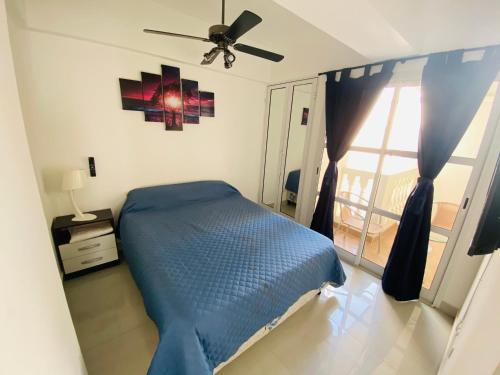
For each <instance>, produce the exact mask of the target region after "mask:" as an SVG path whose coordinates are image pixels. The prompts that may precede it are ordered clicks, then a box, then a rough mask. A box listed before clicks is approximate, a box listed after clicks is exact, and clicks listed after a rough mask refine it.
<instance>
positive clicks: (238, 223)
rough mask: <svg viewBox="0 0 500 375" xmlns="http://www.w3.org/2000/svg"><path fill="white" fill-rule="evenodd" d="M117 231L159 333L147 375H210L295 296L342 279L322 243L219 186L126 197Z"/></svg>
mask: <svg viewBox="0 0 500 375" xmlns="http://www.w3.org/2000/svg"><path fill="white" fill-rule="evenodd" d="M119 233H120V237H121V240H122V245H123V251H124V253H125V257H126V259H127V261H128V264H129V266H130V269H131V272H132V275H133V277H134V279H135V281H136V283H137V285H138V286H139V289H140V290H141V293H142V296H143V298H144V304H145V307H146V310H147V313H148V315H149V316H150V317H151V319H153V320H154V322H155V323H156V325H157V327H158V330H159V335H160V342H159V344H158V347H157V349H156V353H155V355H154V358H153V360H152V362H151V365H150V368H149V371H148V374H150V375H166V374H172V375H173V374H176V375H177V374H179V375H181V374H182V375H204V374H211V373H212V372H213V369H214V368H215V367H216V366H217V365H218V364H219V363H221V362H223V361H225V360H227V359H229V358H230V357H231V355H233V354H234V353H235V352H236V351H237V350H238V348H239V346H240V345H241V344H242V343H244V342H245V341H246V340H247V339H248V338H250V337H251V336H252V335H253V334H254V333H255V332H256V331H258V330H259V329H260V328H262V327H263V326H264V325H266V324H267V323H269V322H271V321H272V320H273V319H274V318H276V317H278V316H280V315H282V314H283V313H285V312H286V310H287V309H288V307H290V306H291V305H292V304H293V303H294V302H295V301H296V300H297V299H298V298H299V297H300V296H301V295H303V294H304V293H306V292H308V291H310V290H313V289H317V288H319V287H320V286H321V285H322V284H323V283H324V282H331V283H333V284H336V285H342V284H343V283H344V281H345V275H344V272H343V269H342V266H341V264H340V262H339V259H338V256H337V254H336V253H335V250H334V249H333V246H332V243H331V241H330V240H329V239H328V238H326V237H324V236H322V235H320V234H318V233H316V232H313V231H311V230H310V229H308V228H306V227H304V226H302V225H299V224H296V223H295V222H293V221H291V220H288V219H286V218H284V217H282V216H279V215H276V214H274V213H271V212H269V211H268V210H266V209H264V208H262V207H260V206H259V205H257V204H255V203H253V202H251V201H249V200H247V199H245V198H243V197H242V196H241V194H240V193H239V192H238V191H237V190H236V189H234V188H233V187H231V186H230V185H228V184H226V183H224V182H221V181H203V182H195V183H186V184H177V185H165V186H158V187H152V188H144V189H136V190H133V191H131V192H130V193H129V194H128V197H127V201H126V203H125V205H124V207H123V209H122V212H121V214H120V220H119Z"/></svg>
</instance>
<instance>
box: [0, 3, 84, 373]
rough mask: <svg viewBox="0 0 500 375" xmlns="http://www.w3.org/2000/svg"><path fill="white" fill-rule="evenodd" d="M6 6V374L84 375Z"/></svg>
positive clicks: (0, 131)
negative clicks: (29, 134) (31, 144)
mask: <svg viewBox="0 0 500 375" xmlns="http://www.w3.org/2000/svg"><path fill="white" fill-rule="evenodd" d="M6 22H7V20H6V13H5V4H4V0H0V55H1V56H2V58H1V59H0V82H2V90H1V92H0V163H1V164H2V178H1V179H0V207H1V211H2V216H1V218H0V237H1V238H2V261H1V262H0V295H1V296H2V302H1V304H0V321H1V329H0V332H1V333H0V374H16V375H31V374H41V375H43V374H47V375H66V374H71V375H77V374H86V373H87V371H86V370H85V365H84V364H83V360H82V356H81V352H80V348H79V345H78V341H77V338H76V334H75V331H74V328H73V325H72V322H71V317H70V315H69V310H68V306H67V304H66V299H65V297H64V291H63V288H62V285H61V280H60V278H59V273H58V271H57V265H56V261H55V259H54V257H53V256H52V249H51V245H50V240H49V234H48V230H47V226H46V223H45V219H44V216H43V211H42V206H41V203H40V196H39V193H38V189H37V185H36V180H35V177H34V174H33V166H32V163H31V157H30V153H29V149H28V142H27V139H26V134H25V129H24V124H23V118H22V115H21V108H20V105H19V98H18V91H17V86H16V82H15V76H14V66H13V63H12V56H11V51H10V45H9V39H8V31H7V23H6Z"/></svg>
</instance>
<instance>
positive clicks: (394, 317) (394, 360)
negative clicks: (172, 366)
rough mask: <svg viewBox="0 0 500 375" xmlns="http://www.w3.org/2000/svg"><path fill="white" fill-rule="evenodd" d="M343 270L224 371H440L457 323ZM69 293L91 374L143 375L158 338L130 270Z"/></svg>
mask: <svg viewBox="0 0 500 375" xmlns="http://www.w3.org/2000/svg"><path fill="white" fill-rule="evenodd" d="M345 270H346V273H347V275H348V281H347V283H346V285H344V286H343V287H341V288H339V289H333V288H332V289H327V290H324V291H323V293H322V294H321V296H319V297H316V298H314V299H313V300H312V301H311V302H309V303H308V304H307V305H306V306H304V307H303V308H302V309H301V310H299V311H298V312H297V313H295V314H294V315H293V316H291V317H290V318H289V319H288V320H287V321H285V322H284V323H283V324H282V325H280V326H279V327H278V328H276V329H275V330H273V331H272V332H271V333H270V334H269V335H268V336H266V337H265V338H264V339H262V340H261V341H259V342H258V343H257V344H256V345H254V346H253V347H251V348H250V349H249V350H248V351H246V352H245V353H244V354H243V355H242V356H240V357H239V358H238V359H236V360H235V361H234V362H233V363H231V364H229V365H228V366H227V367H226V368H224V369H223V370H222V371H221V372H220V373H219V374H221V375H237V374H241V375H243V374H252V375H254V374H273V375H281V374H314V375H321V374H328V375H342V374H349V375H354V374H359V375H361V374H379V375H381V374H404V375H412V374H415V375H416V374H419V375H420V374H422V375H431V374H435V373H436V372H437V368H438V366H439V362H440V360H441V355H442V353H443V351H444V348H445V345H446V342H447V339H448V334H449V332H450V329H451V323H452V322H451V320H450V319H449V318H447V317H446V316H444V315H442V314H441V313H439V312H438V311H437V310H435V309H433V308H431V307H429V306H427V305H425V304H422V303H417V302H409V303H397V302H395V301H393V300H392V299H391V298H389V297H387V296H386V295H385V294H384V293H383V292H382V290H381V286H380V280H378V279H376V278H375V277H373V276H371V275H369V274H367V273H365V272H364V271H362V270H360V269H357V268H352V267H350V266H348V265H346V266H345ZM65 290H66V295H67V298H68V303H69V307H70V310H71V314H72V316H73V322H74V324H75V327H76V330H77V334H78V338H79V340H80V345H81V348H82V351H83V354H84V357H85V362H86V364H87V368H88V371H89V374H90V375H104V374H105V375H114V374H117V375H118V374H119V375H140V374H145V373H146V371H147V368H148V365H149V362H150V360H151V357H152V355H153V353H154V350H155V347H156V343H157V341H158V335H157V332H156V328H155V326H154V324H153V323H152V322H151V321H150V320H149V318H148V317H147V316H146V313H145V312H144V306H143V303H142V299H141V295H140V293H139V291H138V289H137V287H136V285H135V283H134V281H133V279H132V277H131V275H130V272H129V270H128V267H127V265H126V264H122V265H120V266H118V267H114V268H110V269H107V270H103V271H100V272H96V273H93V274H90V275H87V276H83V277H80V278H77V279H74V280H71V281H67V282H65Z"/></svg>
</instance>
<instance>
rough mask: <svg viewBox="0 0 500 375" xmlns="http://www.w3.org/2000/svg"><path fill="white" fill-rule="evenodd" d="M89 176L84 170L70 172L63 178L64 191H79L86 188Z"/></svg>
mask: <svg viewBox="0 0 500 375" xmlns="http://www.w3.org/2000/svg"><path fill="white" fill-rule="evenodd" d="M86 179H87V175H86V173H85V171H84V170H83V169H74V170H72V171H68V172H66V173H65V174H64V176H63V182H62V189H63V190H77V189H81V188H83V187H84V186H85V181H86Z"/></svg>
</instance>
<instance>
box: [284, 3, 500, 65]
mask: <svg viewBox="0 0 500 375" xmlns="http://www.w3.org/2000/svg"><path fill="white" fill-rule="evenodd" d="M274 1H275V2H276V3H278V4H280V5H281V6H283V7H284V9H287V10H289V11H291V12H293V13H294V14H296V15H297V16H298V17H301V18H302V19H304V20H306V21H307V22H308V23H309V24H310V25H311V26H312V27H318V28H319V29H321V30H323V31H324V32H325V33H327V34H328V35H330V36H332V37H333V38H335V39H337V40H339V41H341V42H343V43H345V44H346V45H347V46H349V47H351V48H352V49H353V50H355V51H356V52H358V53H359V54H361V55H363V56H364V57H366V58H368V59H369V60H379V59H385V58H391V57H398V56H405V55H412V54H424V53H429V52H436V51H443V50H451V49H458V48H467V47H477V46H484V45H489V44H498V43H500V1H499V0H414V1H410V0H350V1H344V0H316V1H315V2H314V3H313V4H314V6H311V4H312V3H311V2H307V1H303V0H274ZM313 25H314V26H313Z"/></svg>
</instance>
